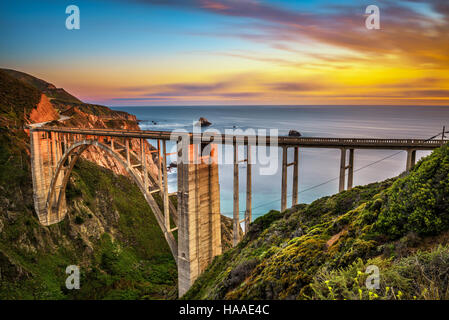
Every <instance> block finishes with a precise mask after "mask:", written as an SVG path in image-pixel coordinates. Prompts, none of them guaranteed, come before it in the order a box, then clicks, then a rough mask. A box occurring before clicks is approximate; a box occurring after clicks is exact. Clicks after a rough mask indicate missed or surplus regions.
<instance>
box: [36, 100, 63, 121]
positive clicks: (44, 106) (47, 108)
mask: <svg viewBox="0 0 449 320" xmlns="http://www.w3.org/2000/svg"><path fill="white" fill-rule="evenodd" d="M57 119H59V115H58V112H57V111H56V110H55V108H54V107H53V105H52V104H51V102H50V100H49V99H48V97H47V96H46V95H45V94H42V95H41V101H40V102H39V104H38V105H37V106H36V108H34V109H33V110H31V114H30V117H29V121H30V123H39V122H47V121H53V120H57Z"/></svg>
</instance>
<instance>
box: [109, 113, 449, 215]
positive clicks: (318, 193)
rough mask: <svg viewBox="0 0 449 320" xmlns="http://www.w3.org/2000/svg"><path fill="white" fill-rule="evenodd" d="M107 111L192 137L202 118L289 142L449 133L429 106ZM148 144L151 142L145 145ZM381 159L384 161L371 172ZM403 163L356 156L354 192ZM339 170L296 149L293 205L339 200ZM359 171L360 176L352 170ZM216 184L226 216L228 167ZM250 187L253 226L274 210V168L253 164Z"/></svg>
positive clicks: (377, 153) (277, 177) (329, 156)
mask: <svg viewBox="0 0 449 320" xmlns="http://www.w3.org/2000/svg"><path fill="white" fill-rule="evenodd" d="M112 109H115V110H121V111H126V112H129V113H131V114H134V115H136V116H137V118H138V119H139V120H141V121H142V122H141V123H140V126H141V128H142V129H143V130H166V131H172V130H182V129H184V130H187V131H192V130H193V123H194V122H196V121H197V120H198V119H199V118H200V117H205V118H207V119H208V120H209V121H210V122H212V126H211V127H209V128H213V129H217V130H219V131H220V132H223V133H224V132H225V130H226V129H233V128H238V129H242V130H247V129H254V130H256V131H257V130H258V129H266V130H270V129H277V130H278V131H279V135H288V132H289V130H292V129H294V130H297V131H299V132H300V133H301V134H302V135H303V136H304V137H348V138H354V137H356V138H424V139H427V138H430V137H431V136H434V135H436V134H438V133H440V132H441V131H442V128H443V126H446V128H449V107H435V106H432V107H431V106H207V107H206V106H195V107H194V106H185V107H182V106H163V107H155V106H151V107H112ZM153 121H154V122H153ZM149 142H150V143H154V141H151V140H149ZM173 146H174V144H170V143H169V144H168V147H169V149H170V148H172V147H173ZM230 148H231V147H230ZM227 151H229V150H227ZM279 151H280V150H279ZM276 152H278V151H276ZM242 153H243V152H242V150H241V151H240V159H243V158H244V155H243V154H242ZM428 154H430V152H427V151H418V152H417V159H419V158H421V157H423V156H426V155H428ZM392 155H394V156H392ZM278 156H279V160H278V163H279V164H281V157H280V152H278ZM389 156H391V157H389ZM386 157H389V158H387V159H385V160H383V161H380V162H378V163H375V164H373V165H370V164H371V163H373V162H376V161H378V160H380V159H383V158H386ZM172 160H176V159H175V158H173V159H172ZM292 160H293V154H292V151H290V153H289V162H290V161H292ZM168 161H169V162H170V161H171V160H170V159H169V160H168ZM405 163H406V152H405V151H403V152H399V153H398V151H395V150H355V161H354V170H355V171H356V172H355V173H354V185H355V186H357V185H365V184H368V183H371V182H376V181H382V180H385V179H387V178H391V177H394V176H397V175H398V174H400V173H401V172H403V171H404V170H405ZM368 165H370V166H368ZM245 166H246V164H244V163H242V164H241V165H240V170H241V171H240V187H239V190H240V210H241V212H242V214H241V215H242V218H243V212H244V211H245V201H246V195H245V188H246V168H245ZM366 166H368V167H366ZM339 168H340V150H337V149H335V150H334V149H309V148H305V149H300V151H299V202H300V203H311V202H312V201H314V200H316V199H318V198H320V197H323V196H327V195H332V194H335V193H337V192H338V179H337V177H338V176H339ZM360 168H363V169H361V170H358V169H360ZM291 170H292V167H290V168H289V174H288V191H289V197H288V204H289V205H290V204H291V183H292V181H291V180H292V173H291ZM219 178H220V188H221V189H220V193H221V197H220V200H221V212H222V214H224V215H226V216H229V217H231V216H232V210H233V209H232V208H233V197H232V188H233V166H232V165H229V164H224V165H220V170H219ZM329 180H330V181H329ZM327 181H329V182H327ZM325 182H327V183H325ZM252 183H253V201H252V203H253V218H254V219H255V218H257V217H258V216H261V215H263V214H265V213H267V212H268V211H269V210H271V209H276V210H279V209H280V197H281V168H280V165H279V166H278V169H277V170H276V171H275V172H274V174H273V175H262V174H260V172H259V170H258V167H257V165H255V166H254V169H253V181H252ZM323 183H324V184H323ZM321 184H322V185H321ZM169 191H170V192H173V191H176V170H172V172H170V173H169Z"/></svg>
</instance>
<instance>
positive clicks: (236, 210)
mask: <svg viewBox="0 0 449 320" xmlns="http://www.w3.org/2000/svg"><path fill="white" fill-rule="evenodd" d="M238 148H239V146H238V144H237V143H234V188H233V193H234V194H233V216H232V218H233V219H232V245H233V246H234V247H235V246H236V245H237V244H238V243H239V241H240V232H239V231H240V198H239V154H238Z"/></svg>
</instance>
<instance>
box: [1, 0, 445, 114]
mask: <svg viewBox="0 0 449 320" xmlns="http://www.w3.org/2000/svg"><path fill="white" fill-rule="evenodd" d="M71 4H75V5H77V6H78V7H79V8H80V11H81V29H80V30H72V31H69V30H67V29H66V28H65V20H66V17H67V16H68V15H67V14H66V13H65V8H66V7H67V6H68V5H71ZM370 4H374V5H377V6H379V8H380V13H381V20H380V21H381V29H380V30H368V29H366V28H365V19H366V16H365V9H366V7H367V6H368V5H370ZM0 30H1V37H0V47H1V50H0V67H2V68H11V69H16V70H19V71H23V72H26V73H30V74H32V75H35V76H37V77H39V78H42V79H44V80H46V81H49V82H51V83H53V84H55V85H56V86H58V87H63V88H65V89H66V90H67V91H69V92H70V93H72V94H74V95H76V96H77V97H79V98H80V99H82V100H83V101H85V102H91V103H99V104H105V105H109V106H117V105H122V106H129V105H135V106H137V105H225V104H236V105H244V104H245V105H246V104H250V105H253V104H254V105H258V104H268V105H276V104H293V105H295V104H298V105H312V104H320V105H323V104H326V105H327V104H329V105H341V104H356V105H368V104H375V105H393V104H394V105H396V104H401V105H448V106H449V1H448V0H427V1H420V0H404V1H401V0H381V1H374V0H373V1H371V0H367V1H345V0H338V1H337V0H335V1H331V0H327V1H325V0H308V1H301V0H134V1H133V0H128V1H119V0H108V1H106V0H105V1H97V0H88V1H77V0H70V1H26V0H20V1H2V2H1V4H0Z"/></svg>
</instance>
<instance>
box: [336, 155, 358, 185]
mask: <svg viewBox="0 0 449 320" xmlns="http://www.w3.org/2000/svg"><path fill="white" fill-rule="evenodd" d="M340 150H341V157H340V179H339V184H338V192H342V191H344V190H345V184H346V183H345V182H346V170H348V182H347V190H351V189H352V186H353V184H354V149H352V148H351V149H349V164H346V156H347V151H348V149H347V148H341V149H340Z"/></svg>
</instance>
